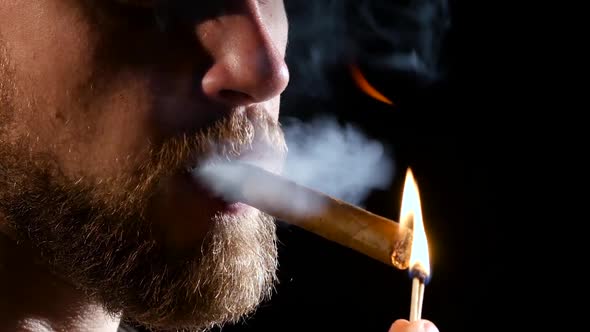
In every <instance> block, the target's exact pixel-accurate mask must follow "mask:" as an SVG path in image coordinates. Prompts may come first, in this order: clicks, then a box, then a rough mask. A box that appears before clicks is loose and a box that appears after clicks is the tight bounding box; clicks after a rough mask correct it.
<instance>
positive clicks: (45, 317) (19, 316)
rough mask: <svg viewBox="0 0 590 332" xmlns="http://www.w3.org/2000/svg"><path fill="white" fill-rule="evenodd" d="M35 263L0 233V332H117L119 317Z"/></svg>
mask: <svg viewBox="0 0 590 332" xmlns="http://www.w3.org/2000/svg"><path fill="white" fill-rule="evenodd" d="M36 261H37V260H36V259H35V255H34V253H32V252H31V250H29V249H27V248H24V247H23V246H21V245H18V244H17V243H16V241H13V240H12V239H10V238H8V237H7V236H6V235H4V234H2V232H0V298H2V301H0V331H15V332H29V331H31V332H32V331H35V332H39V331H42V332H57V331H71V332H78V331H85V332H115V331H117V328H118V325H119V321H120V317H118V316H112V315H109V314H108V313H107V312H106V311H104V310H103V309H102V307H101V306H100V305H99V304H98V303H96V302H93V301H90V300H89V299H88V298H87V297H86V296H84V294H83V293H82V292H80V291H78V290H77V289H75V288H74V287H73V286H72V285H70V284H68V283H67V282H65V281H63V280H61V279H60V278H58V277H56V276H55V275H53V274H52V273H50V272H49V271H48V270H47V269H46V268H45V267H44V266H42V265H40V264H37V263H35V262H36Z"/></svg>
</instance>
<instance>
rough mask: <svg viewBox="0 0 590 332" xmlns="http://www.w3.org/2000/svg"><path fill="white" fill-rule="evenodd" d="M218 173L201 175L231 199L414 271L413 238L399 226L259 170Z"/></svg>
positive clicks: (243, 167) (237, 166)
mask: <svg viewBox="0 0 590 332" xmlns="http://www.w3.org/2000/svg"><path fill="white" fill-rule="evenodd" d="M214 167H215V169H212V170H205V171H204V172H203V173H201V175H204V176H205V177H207V178H208V179H209V183H211V184H212V186H214V187H215V190H217V191H218V192H220V193H221V194H223V195H225V196H226V197H228V196H229V197H230V198H231V199H232V200H235V201H239V202H242V203H245V204H248V205H250V206H252V207H255V208H257V209H258V210H260V211H263V212H266V213H268V214H270V215H272V216H274V217H275V218H277V219H279V220H282V221H284V222H287V223H289V224H292V225H295V226H297V227H300V228H302V229H305V230H307V231H309V232H312V233H314V234H316V235H319V236H321V237H323V238H325V239H327V240H330V241H333V242H335V243H338V244H340V245H343V246H345V247H348V248H350V249H353V250H355V251H357V252H360V253H362V254H365V255H367V256H369V257H371V258H373V259H376V260H378V261H381V262H383V263H385V264H388V265H390V266H393V267H396V268H398V269H401V270H404V269H407V268H408V267H409V256H410V245H411V242H412V232H411V231H410V230H409V229H407V228H405V227H403V226H402V225H400V224H399V223H398V222H395V221H393V220H390V219H387V218H384V217H381V216H378V215H376V214H374V213H371V212H369V211H366V210H364V209H362V208H360V207H357V206H354V205H352V204H349V203H347V202H344V201H342V200H339V199H336V198H334V197H331V196H329V195H326V194H324V193H321V192H319V191H316V190H313V189H311V188H308V187H305V186H303V185H300V184H297V183H295V182H293V181H291V180H289V179H286V178H284V177H282V176H279V175H277V174H274V173H271V172H268V171H266V170H263V169H261V168H259V167H256V166H252V165H248V164H245V163H233V164H232V165H226V166H218V165H215V166H214ZM224 167H225V168H224Z"/></svg>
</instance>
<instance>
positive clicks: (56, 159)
mask: <svg viewBox="0 0 590 332" xmlns="http://www.w3.org/2000/svg"><path fill="white" fill-rule="evenodd" d="M287 29H288V27H287V19H286V15H285V10H284V7H283V2H282V0H271V1H251V0H225V1H197V0H170V1H165V0H159V1H156V0H154V1H149V0H147V1H142V0H127V1H122V0H121V1H119V0H36V1H28V0H8V1H2V3H1V4H0V229H3V231H4V232H6V233H9V234H11V235H12V236H14V237H17V238H18V239H20V240H23V241H25V242H27V243H30V244H31V245H32V246H34V247H35V248H37V249H38V251H39V253H40V254H41V255H43V258H44V260H45V261H46V262H47V263H48V264H49V266H50V267H51V268H52V269H54V270H55V271H56V273H59V274H60V275H61V276H63V277H65V278H68V279H69V280H70V281H71V282H72V283H74V284H75V285H76V286H78V287H80V288H82V289H83V290H84V291H86V292H88V294H89V296H92V297H96V298H97V299H98V300H100V301H102V302H103V303H104V304H105V306H106V307H107V308H108V309H111V310H113V311H115V312H119V313H125V314H127V315H128V316H130V317H132V318H135V319H137V320H139V321H140V322H142V323H144V324H146V325H153V326H164V327H165V326H174V325H176V326H179V327H191V326H195V327H198V326H207V325H211V324H214V323H216V322H222V321H225V320H234V319H236V318H238V317H239V316H241V315H243V314H245V313H248V312H250V311H251V310H252V309H254V307H255V306H256V305H257V304H258V303H259V301H260V300H262V299H263V298H264V296H266V295H268V292H269V290H270V286H271V285H272V281H273V280H274V274H275V267H276V248H275V243H274V241H275V237H274V224H273V221H272V219H271V218H270V217H268V216H265V215H263V214H261V213H260V212H259V211H257V210H254V209H253V208H249V207H246V206H244V205H241V204H231V203H230V202H224V201H222V200H220V199H218V198H216V197H214V196H213V195H211V194H210V193H209V192H208V190H207V188H205V187H204V186H202V185H201V184H200V183H199V182H198V181H196V180H194V179H193V178H192V177H191V176H190V172H189V171H190V169H191V168H192V167H196V166H198V165H199V164H200V163H204V162H212V161H213V162H214V161H215V160H216V159H227V158H230V159H248V160H252V161H254V162H258V163H259V164H260V166H262V167H265V168H268V169H270V170H272V171H279V170H280V168H281V165H282V161H283V159H284V153H285V152H286V148H285V142H284V140H283V137H282V133H281V131H280V128H279V125H278V111H279V95H280V93H281V92H282V91H283V90H284V89H285V87H286V85H287V82H288V71H287V69H286V65H285V63H284V56H285V49H286V44H287ZM262 160H264V162H262Z"/></svg>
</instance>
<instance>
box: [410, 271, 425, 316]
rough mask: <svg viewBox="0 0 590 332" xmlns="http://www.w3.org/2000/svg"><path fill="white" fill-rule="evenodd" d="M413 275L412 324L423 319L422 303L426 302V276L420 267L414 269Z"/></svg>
mask: <svg viewBox="0 0 590 332" xmlns="http://www.w3.org/2000/svg"><path fill="white" fill-rule="evenodd" d="M411 273H412V274H413V275H414V277H413V278H412V300H411V302H410V322H413V321H416V320H420V319H421V318H422V303H423V302H424V288H425V282H426V274H425V273H423V272H422V271H421V269H420V268H419V267H413V268H412V270H411Z"/></svg>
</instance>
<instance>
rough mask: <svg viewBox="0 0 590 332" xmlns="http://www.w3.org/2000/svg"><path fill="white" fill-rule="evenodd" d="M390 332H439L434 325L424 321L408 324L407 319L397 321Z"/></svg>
mask: <svg viewBox="0 0 590 332" xmlns="http://www.w3.org/2000/svg"><path fill="white" fill-rule="evenodd" d="M389 332H439V331H438V328H437V327H436V325H434V323H432V322H431V321H429V320H426V319H422V320H418V321H414V322H408V321H407V320H405V319H398V320H396V321H395V322H394V323H393V324H392V325H391V328H390V329H389Z"/></svg>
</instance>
